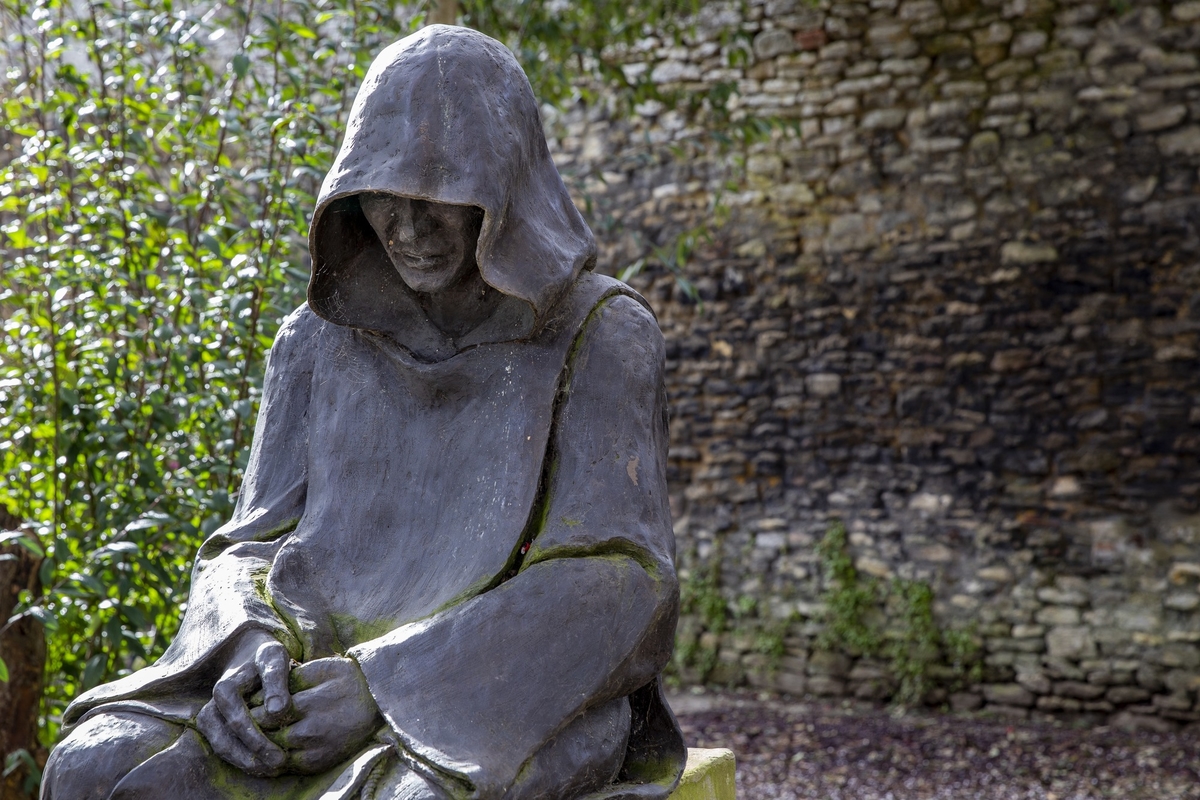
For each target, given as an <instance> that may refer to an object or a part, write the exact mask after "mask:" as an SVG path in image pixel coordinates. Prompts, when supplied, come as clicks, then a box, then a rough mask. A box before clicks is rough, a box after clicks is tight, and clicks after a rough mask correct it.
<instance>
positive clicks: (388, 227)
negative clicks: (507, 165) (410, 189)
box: [358, 193, 483, 294]
mask: <svg viewBox="0 0 1200 800" xmlns="http://www.w3.org/2000/svg"><path fill="white" fill-rule="evenodd" d="M358 203H359V205H360V206H362V211H363V214H364V215H365V216H366V218H367V221H368V222H369V223H370V224H371V227H372V228H373V229H374V230H375V233H376V235H378V236H379V241H381V242H383V249H384V250H386V251H387V254H388V257H389V258H391V259H392V264H394V265H395V267H396V271H397V272H399V273H400V277H401V278H403V279H404V282H405V283H407V284H408V285H409V288H411V289H412V290H413V291H417V292H424V293H426V294H431V293H435V292H440V291H442V290H444V289H447V288H449V287H451V286H454V285H455V284H456V283H458V282H459V281H460V280H462V279H463V278H464V277H466V276H467V275H468V274H469V273H470V272H471V271H472V270H475V269H477V265H476V263H475V247H476V245H477V244H478V242H479V229H480V227H481V226H482V225H483V209H481V208H477V207H476V206H455V205H449V204H447V203H431V202H429V201H427V200H414V199H412V198H408V197H398V196H396V195H391V194H382V193H372V194H361V195H359V197H358Z"/></svg>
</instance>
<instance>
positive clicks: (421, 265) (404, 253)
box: [397, 250, 446, 270]
mask: <svg viewBox="0 0 1200 800" xmlns="http://www.w3.org/2000/svg"><path fill="white" fill-rule="evenodd" d="M397 254H398V255H399V256H400V257H401V258H403V259H404V261H405V263H406V264H407V265H408V266H409V267H411V268H413V269H420V270H427V269H433V268H434V267H437V266H438V265H440V264H441V262H442V260H443V258H444V257H445V255H446V253H445V251H443V250H436V251H433V252H413V251H411V250H399V251H397Z"/></svg>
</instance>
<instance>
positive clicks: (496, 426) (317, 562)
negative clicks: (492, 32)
mask: <svg viewBox="0 0 1200 800" xmlns="http://www.w3.org/2000/svg"><path fill="white" fill-rule="evenodd" d="M310 247H311V251H312V256H313V273H312V279H311V282H310V284H309V290H308V303H307V304H305V305H304V306H302V307H301V308H299V309H297V310H296V311H295V312H294V313H293V314H292V315H291V316H289V317H288V319H287V320H286V321H285V323H284V325H283V327H282V328H281V330H280V332H279V335H278V336H277V338H276V340H275V344H274V346H273V347H272V350H271V356H270V360H269V363H268V366H267V374H266V379H265V390H264V396H263V402H262V406H261V409H260V412H259V417H258V423H257V428H256V429H255V435H254V444H253V449H252V452H251V457H250V464H249V468H248V470H247V473H246V477H245V482H244V484H243V487H242V491H241V495H240V497H239V499H238V505H237V510H236V512H235V514H234V517H233V519H231V520H230V521H229V522H228V523H227V524H226V525H225V526H224V527H222V528H221V529H220V530H218V531H217V532H216V533H215V534H213V536H212V537H211V538H209V539H208V541H206V542H205V543H204V545H203V547H202V548H201V551H200V554H199V556H198V558H197V560H196V566H195V571H194V573H193V582H192V591H191V597H190V600H189V606H188V609H187V613H186V616H185V618H184V620H183V624H182V627H181V629H180V632H179V634H178V636H177V638H176V639H175V641H174V642H173V643H172V645H171V647H170V648H169V649H168V650H167V652H166V654H165V655H164V656H163V657H162V658H161V659H160V660H159V661H158V662H157V663H155V664H154V665H152V666H150V667H147V668H145V669H143V670H141V671H139V672H136V673H134V674H133V675H130V676H129V677H127V678H124V679H122V680H119V681H116V682H114V683H111V684H107V685H105V686H100V687H98V688H96V689H93V690H91V691H89V692H87V693H85V694H84V695H83V696H81V697H80V698H78V699H77V700H76V701H75V702H74V703H73V704H72V705H71V707H70V708H69V709H68V711H67V715H66V722H67V723H68V724H69V725H70V726H71V727H70V733H69V735H68V736H67V738H66V739H65V740H64V741H63V742H62V743H61V744H60V745H59V746H58V748H57V749H56V750H55V751H54V753H53V754H52V756H51V759H50V762H49V764H48V765H47V770H46V777H45V781H44V787H43V797H44V798H51V799H52V800H79V799H80V798H122V800H125V799H127V798H155V799H156V800H157V799H161V798H173V800H184V799H185V798H234V797H238V798H242V797H254V798H324V800H333V799H334V798H370V799H375V798H378V799H380V800H382V799H383V798H405V800H416V799H417V798H499V797H505V798H554V799H556V800H568V799H569V798H577V797H587V798H614V799H615V798H665V797H666V796H667V795H668V794H669V793H670V790H671V788H672V787H673V786H674V785H675V783H676V781H677V780H678V777H679V774H680V771H681V770H682V767H683V760H684V748H683V743H682V739H681V736H680V733H679V729H678V726H677V725H676V724H675V720H674V717H673V716H672V715H671V712H670V710H669V709H668V707H667V706H666V704H665V702H664V700H663V696H662V691H661V686H660V672H661V670H662V668H663V666H664V665H665V664H666V662H667V659H668V658H669V655H670V651H671V644H672V638H673V634H674V629H675V620H676V616H677V614H678V602H679V601H678V584H677V581H676V577H675V569H674V539H673V537H672V533H671V524H670V513H669V509H668V506H667V492H666V481H665V474H664V471H665V466H664V465H665V458H666V450H667V421H666V399H665V396H664V390H663V363H664V348H663V341H662V335H661V333H660V332H659V329H658V325H657V323H656V322H655V320H654V317H653V315H652V314H651V312H650V311H649V309H648V307H647V306H646V304H645V301H643V300H642V299H641V298H640V297H639V296H638V295H637V294H636V293H634V292H633V291H631V290H630V289H629V288H628V287H626V286H624V285H623V284H620V283H618V282H616V281H614V280H611V279H608V278H603V277H600V276H597V275H594V274H593V273H592V272H591V266H592V264H593V262H594V259H595V255H594V254H595V245H594V242H593V239H592V235H591V232H590V231H589V230H588V227H587V225H586V224H585V223H584V221H583V219H582V217H581V216H580V214H579V212H578V211H577V210H576V208H575V206H574V204H573V203H572V202H571V199H570V197H569V196H568V194H567V191H566V189H565V187H564V186H563V183H562V180H561V179H560V177H559V175H558V172H557V171H556V170H555V168H554V165H553V162H552V161H551V159H550V155H549V152H548V151H547V148H546V142H545V139H544V137H543V134H542V130H541V123H540V120H539V117H538V111H537V106H536V104H535V101H534V98H533V93H532V91H531V90H530V88H529V83H528V81H527V80H526V78H525V76H524V74H523V73H522V72H521V70H520V67H519V66H518V65H517V63H516V61H515V60H514V59H513V57H512V55H511V54H510V53H509V52H508V51H507V50H506V49H505V48H504V47H503V46H501V45H500V44H499V43H497V42H495V41H493V40H491V39H489V38H487V37H485V36H483V35H481V34H479V33H476V32H473V31H469V30H466V29H463V28H452V27H448V26H442V25H435V26H431V27H429V28H426V29H424V30H422V31H421V32H420V33H417V34H415V35H413V36H411V37H409V38H407V39H404V40H403V41H401V42H398V43H396V44H394V45H392V46H391V47H389V48H387V49H386V50H384V52H383V53H382V54H380V56H379V57H378V58H377V59H376V61H375V63H374V65H373V66H372V67H371V70H370V72H369V73H368V75H367V77H366V80H365V81H364V83H363V86H362V88H361V89H360V91H359V94H358V97H357V99H356V100H355V103H354V107H353V109H352V112H351V115H350V121H349V124H348V130H347V133H346V138H345V141H344V142H343V144H342V148H341V151H340V153H339V155H338V157H337V160H336V162H335V163H334V166H333V168H332V169H331V170H330V172H329V175H328V176H327V177H326V179H325V182H324V184H323V186H322V189H321V193H320V196H319V199H318V203H317V207H316V209H315V211H314V214H313V221H312V227H311V231H310Z"/></svg>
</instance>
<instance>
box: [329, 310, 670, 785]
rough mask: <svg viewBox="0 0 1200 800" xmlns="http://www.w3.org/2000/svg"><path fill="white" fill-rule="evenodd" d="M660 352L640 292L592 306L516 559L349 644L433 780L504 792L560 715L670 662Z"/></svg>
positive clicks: (564, 718) (560, 722) (650, 676)
mask: <svg viewBox="0 0 1200 800" xmlns="http://www.w3.org/2000/svg"><path fill="white" fill-rule="evenodd" d="M663 360H664V359H663V343H662V335H661V333H660V332H659V330H658V326H657V324H656V323H655V322H654V319H653V317H652V316H651V315H650V314H649V312H647V311H646V310H645V309H643V308H642V307H641V306H640V305H638V304H637V303H636V301H634V300H632V299H629V298H626V297H619V298H616V299H614V300H610V301H609V302H608V303H607V304H606V305H604V306H602V307H601V308H599V309H597V310H596V311H594V312H593V314H592V316H591V317H590V318H589V321H588V322H587V323H586V324H585V327H584V330H583V332H582V334H581V336H580V339H579V341H578V342H577V343H576V347H575V348H574V350H573V352H572V355H571V360H570V363H569V367H568V369H569V373H568V375H567V377H566V379H565V381H564V384H563V386H564V391H563V392H562V395H561V397H560V401H559V406H558V410H557V413H556V419H555V428H554V431H553V434H552V445H551V447H552V450H551V453H549V455H548V462H547V466H548V469H547V473H546V479H547V480H546V484H545V489H544V493H545V494H544V501H543V502H544V505H543V506H542V507H541V508H539V509H536V510H535V515H536V517H537V518H540V520H541V522H540V529H539V530H537V531H535V532H536V536H535V538H534V539H533V541H532V543H531V548H530V550H529V552H528V553H527V554H526V556H525V559H524V562H523V563H522V565H521V567H520V570H519V572H518V574H517V575H515V576H514V577H512V578H511V579H509V580H506V581H504V582H503V583H501V584H499V585H498V586H497V587H495V588H493V589H491V590H490V591H487V592H485V593H483V594H481V595H478V596H476V597H473V598H471V599H469V600H466V601H464V602H462V603H460V604H458V605H455V606H453V607H451V608H449V609H446V610H444V611H442V612H440V613H439V614H437V615H435V616H433V617H431V618H429V619H427V620H425V621H421V622H417V623H413V624H411V625H407V626H404V627H402V628H399V629H397V630H395V631H393V632H391V633H389V634H387V635H385V636H383V637H381V638H380V639H376V640H373V641H371V642H367V643H365V644H363V645H360V646H359V647H357V648H354V649H353V650H352V651H351V653H350V655H351V656H352V657H353V658H355V659H356V660H357V661H358V662H359V664H360V666H361V667H362V670H363V673H364V675H365V676H366V678H367V682H368V685H369V686H370V689H371V692H372V695H373V696H374V697H375V699H376V702H377V703H378V705H379V707H380V709H381V711H382V712H383V715H384V717H385V719H386V720H387V721H388V723H389V727H390V728H391V729H392V730H393V732H394V733H395V734H396V736H397V738H398V739H399V741H400V743H401V744H402V747H403V749H404V751H405V752H406V753H408V755H409V756H410V757H412V759H413V763H414V764H415V765H416V766H417V768H418V769H422V767H421V765H422V764H424V765H427V766H428V767H429V768H428V769H426V770H424V771H426V774H427V775H428V776H429V777H430V778H431V779H434V780H440V781H444V782H445V781H450V782H453V783H455V784H457V785H458V787H459V788H460V789H461V788H468V789H469V788H470V787H473V788H474V790H475V792H474V794H475V796H479V797H491V796H499V795H500V794H502V793H503V792H504V790H505V789H506V787H508V786H509V785H511V783H512V781H513V780H515V777H516V775H517V774H518V772H519V770H520V769H521V767H522V765H523V764H524V763H526V761H527V760H528V759H529V758H530V757H531V756H532V754H533V753H535V752H537V750H538V749H539V748H540V747H541V746H542V745H544V744H545V743H546V742H547V741H549V740H550V739H551V738H553V736H554V735H555V734H556V733H557V732H558V731H559V730H561V729H562V728H563V726H565V725H566V724H567V723H569V722H570V721H571V720H572V719H574V718H575V717H576V716H578V715H579V714H581V713H583V712H585V711H587V710H588V709H589V708H593V707H595V706H597V705H599V704H601V703H604V702H605V701H608V700H611V699H612V698H617V697H623V696H626V695H628V694H630V693H632V692H634V691H635V690H637V689H639V688H640V687H642V686H644V685H646V684H647V683H649V682H651V681H653V680H655V679H656V677H657V675H658V673H659V672H660V671H661V669H662V668H663V666H664V665H665V663H666V662H667V659H668V658H669V656H670V650H671V644H672V637H673V634H674V628H675V621H676V616H677V613H678V584H677V580H676V576H675V569H674V563H673V560H674V540H673V536H672V531H671V524H670V512H669V509H668V505H667V495H666V480H665V458H666V448H667V430H666V418H665V414H666V407H665V396H664V392H663V383H662V378H663Z"/></svg>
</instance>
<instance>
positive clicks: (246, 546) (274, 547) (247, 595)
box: [65, 306, 320, 723]
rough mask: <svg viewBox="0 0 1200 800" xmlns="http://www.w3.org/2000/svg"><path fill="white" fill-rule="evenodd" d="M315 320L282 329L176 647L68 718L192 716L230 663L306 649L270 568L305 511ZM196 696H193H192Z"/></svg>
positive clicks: (295, 319) (298, 318) (291, 321)
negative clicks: (226, 513) (268, 651)
mask: <svg viewBox="0 0 1200 800" xmlns="http://www.w3.org/2000/svg"><path fill="white" fill-rule="evenodd" d="M319 322H320V321H319V320H318V319H317V318H316V316H315V315H313V313H312V312H311V311H309V310H308V307H307V306H302V307H301V308H300V309H298V310H297V311H296V312H294V313H293V314H291V315H290V316H289V317H288V318H287V319H286V320H285V321H284V324H283V326H282V327H281V328H280V331H279V334H278V335H277V336H276V339H275V343H274V345H273V346H272V348H271V353H270V356H269V358H268V362H267V372H266V378H265V380H264V387H263V400H262V403H261V406H260V410H259V414H258V421H257V424H256V426H255V430H254V442H253V445H252V448H251V456H250V462H249V466H248V467H247V470H246V476H245V479H244V481H243V483H242V491H241V494H240V496H239V498H238V503H237V507H236V509H235V511H234V515H233V518H232V519H231V520H230V521H229V522H228V523H227V524H225V525H224V526H223V527H221V528H220V529H219V530H217V531H216V532H215V533H214V534H213V535H212V536H211V537H209V539H208V540H207V541H206V542H205V543H204V545H203V546H202V547H201V549H200V554H199V556H198V557H197V559H196V564H195V567H194V569H193V572H192V586H191V590H190V593H189V597H188V609H187V613H186V614H185V615H184V618H183V622H182V623H181V625H180V630H179V632H178V633H177V634H176V636H175V638H174V640H172V642H171V646H170V647H169V648H168V649H167V652H166V653H164V654H163V656H162V658H160V659H159V660H158V661H157V662H155V663H154V664H153V665H151V666H149V667H146V668H145V669H142V670H139V671H137V672H135V673H133V674H132V675H129V676H128V677H126V678H123V679H121V680H119V681H115V682H113V683H108V684H103V685H101V686H97V687H96V688H94V689H92V690H91V691H89V692H87V693H85V694H83V695H82V696H80V697H79V698H77V699H76V700H75V702H74V703H72V704H71V706H70V708H68V710H67V713H66V715H65V719H66V721H67V722H68V723H71V722H74V721H75V720H77V719H79V718H80V717H81V716H82V715H83V714H84V713H86V712H87V711H88V710H90V709H92V708H95V707H96V706H99V705H104V704H107V703H114V702H121V701H139V702H140V701H141V700H142V699H143V698H145V697H148V696H151V695H153V696H155V697H160V696H164V697H167V696H169V697H172V701H171V702H170V703H166V704H164V703H162V702H159V701H157V700H156V701H155V703H156V705H157V706H159V707H160V711H162V713H164V714H165V715H168V716H178V717H181V718H190V717H191V716H193V715H194V714H195V712H196V711H197V710H199V707H200V705H201V704H203V703H204V702H206V701H207V700H208V699H209V695H208V692H207V691H201V692H200V693H199V694H195V693H194V687H197V686H202V685H204V684H206V683H207V685H208V686H209V691H211V686H212V683H213V682H215V681H216V679H217V678H219V677H220V676H221V674H222V671H223V669H224V668H225V666H226V662H228V661H230V660H231V659H237V658H239V657H241V654H242V653H254V652H255V651H256V650H257V648H258V646H259V645H260V644H261V643H262V642H265V641H270V640H271V639H274V640H278V641H280V642H282V643H283V644H284V646H285V647H286V648H287V649H288V650H289V651H290V652H291V653H292V654H293V655H296V654H299V651H300V647H299V644H298V643H297V642H296V641H295V638H294V637H293V635H292V634H291V632H290V631H289V629H288V627H287V626H286V625H285V624H284V623H283V621H282V620H281V619H280V618H279V615H278V614H276V613H275V611H274V609H272V608H271V607H270V604H269V603H268V602H267V601H266V599H265V592H264V591H263V590H262V589H263V582H264V581H265V579H266V574H267V571H268V570H269V569H270V566H271V563H272V561H273V559H274V557H275V553H276V552H278V549H279V547H280V546H281V545H282V543H283V541H284V540H285V539H286V536H287V533H288V532H289V531H290V530H291V529H292V528H293V527H294V526H295V524H296V522H297V521H298V520H299V519H300V515H301V514H302V513H303V511H304V499H305V490H306V486H307V476H306V471H307V470H306V463H307V457H306V450H307V443H308V434H307V424H308V423H307V418H308V397H309V387H310V384H311V382H312V372H313V363H314V352H315V348H314V347H313V343H312V338H313V337H314V336H315V335H317V332H318V330H319ZM193 695H194V696H193Z"/></svg>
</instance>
